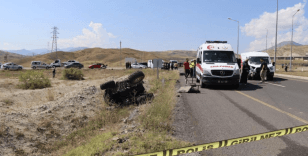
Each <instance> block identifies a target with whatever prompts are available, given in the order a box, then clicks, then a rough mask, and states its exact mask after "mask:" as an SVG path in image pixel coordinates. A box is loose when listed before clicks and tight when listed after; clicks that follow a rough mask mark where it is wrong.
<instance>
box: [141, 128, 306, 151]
mask: <svg viewBox="0 0 308 156" xmlns="http://www.w3.org/2000/svg"><path fill="white" fill-rule="evenodd" d="M307 130H308V125H303V126H298V127H292V128H286V129H282V130H278V131H272V132H267V133H261V134H256V135H250V136H246V137H241V138H236V139H228V140H223V141H218V142H213V143H207V144H202V145H196V146H191V147H184V148H179V149H170V150H164V151H161V152H155V153H148V154H141V155H137V156H174V155H179V154H184V153H192V152H199V151H204V150H209V149H215V148H220V147H226V146H232V145H236V144H242V143H247V142H252V141H258V140H263V139H269V138H274V137H278V136H283V135H289V134H293V133H299V132H304V131H307Z"/></svg>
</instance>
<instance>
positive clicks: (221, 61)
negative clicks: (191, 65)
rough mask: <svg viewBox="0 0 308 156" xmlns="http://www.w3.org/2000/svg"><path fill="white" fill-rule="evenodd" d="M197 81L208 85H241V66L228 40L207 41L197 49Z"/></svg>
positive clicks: (202, 85)
mask: <svg viewBox="0 0 308 156" xmlns="http://www.w3.org/2000/svg"><path fill="white" fill-rule="evenodd" d="M196 77H197V82H198V83H200V85H201V87H202V88H204V87H205V86H208V85H231V86H233V87H234V88H238V87H239V83H240V68H239V65H238V61H237V59H236V58H235V54H234V52H233V49H232V47H231V45H230V44H227V41H206V42H205V43H204V44H202V45H201V46H200V47H199V48H198V51H197V64H196Z"/></svg>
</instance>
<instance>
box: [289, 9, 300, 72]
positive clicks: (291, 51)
mask: <svg viewBox="0 0 308 156" xmlns="http://www.w3.org/2000/svg"><path fill="white" fill-rule="evenodd" d="M299 10H300V9H298V10H297V11H296V13H297V12H299ZM296 13H295V14H296ZM295 14H294V15H295ZM294 15H293V16H292V36H291V56H290V71H291V70H292V45H293V18H294Z"/></svg>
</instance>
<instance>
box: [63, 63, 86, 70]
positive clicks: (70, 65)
mask: <svg viewBox="0 0 308 156" xmlns="http://www.w3.org/2000/svg"><path fill="white" fill-rule="evenodd" d="M64 68H79V69H81V68H83V65H82V64H81V63H78V62H75V63H71V64H67V65H64Z"/></svg>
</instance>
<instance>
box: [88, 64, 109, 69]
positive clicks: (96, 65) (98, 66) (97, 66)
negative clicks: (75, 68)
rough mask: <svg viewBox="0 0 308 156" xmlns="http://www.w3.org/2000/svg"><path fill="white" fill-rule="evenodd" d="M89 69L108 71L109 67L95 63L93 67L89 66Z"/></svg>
mask: <svg viewBox="0 0 308 156" xmlns="http://www.w3.org/2000/svg"><path fill="white" fill-rule="evenodd" d="M89 68H91V69H94V68H102V69H106V68H107V65H105V64H103V63H94V64H92V65H89Z"/></svg>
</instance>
